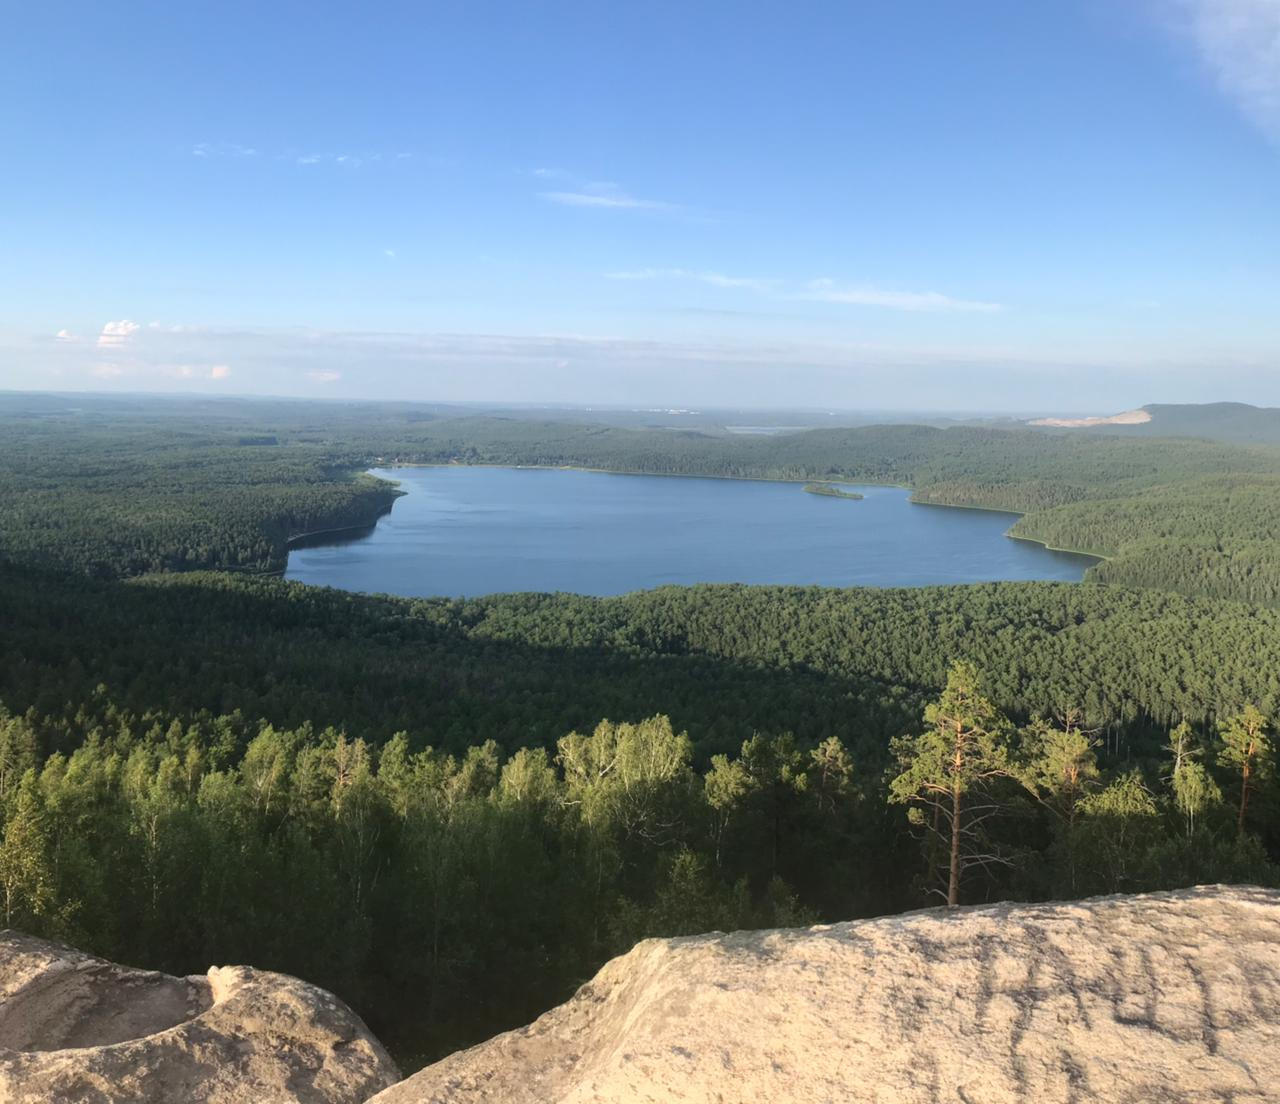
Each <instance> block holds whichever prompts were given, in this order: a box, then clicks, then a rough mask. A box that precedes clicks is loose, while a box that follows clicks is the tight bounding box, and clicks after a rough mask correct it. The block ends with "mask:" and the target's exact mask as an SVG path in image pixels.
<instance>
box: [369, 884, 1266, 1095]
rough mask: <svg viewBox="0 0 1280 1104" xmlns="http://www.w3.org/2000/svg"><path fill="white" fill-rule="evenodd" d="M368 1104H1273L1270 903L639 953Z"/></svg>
mask: <svg viewBox="0 0 1280 1104" xmlns="http://www.w3.org/2000/svg"><path fill="white" fill-rule="evenodd" d="M373 1099H374V1101H376V1104H428V1102H433V1104H434V1102H441V1104H443V1102H448V1104H479V1102H480V1101H486V1102H489V1101H495V1102H496V1101H503V1102H506V1104H524V1102H527V1104H533V1102H538V1104H556V1102H563V1104H586V1102H588V1101H610V1102H623V1101H625V1102H627V1104H644V1102H659V1101H661V1102H664V1104H665V1102H668V1101H685V1102H694V1101H697V1102H702V1101H707V1102H710V1101H715V1102H717V1104H736V1102H742V1104H747V1102H757V1101H759V1102H769V1104H827V1102H831V1104H836V1102H844V1101H875V1102H877V1104H889V1102H893V1104H938V1102H947V1104H950V1102H954V1104H996V1102H1001V1101H1034V1102H1036V1104H1084V1102H1086V1101H1106V1102H1108V1104H1160V1102H1165V1101H1194V1102H1201V1101H1203V1102H1205V1104H1208V1102H1210V1101H1212V1102H1213V1104H1251V1102H1255V1101H1264V1100H1270V1101H1276V1100H1280V891H1274V890H1262V889H1256V888H1248V887H1222V886H1219V887H1204V888H1198V889H1191V890H1184V891H1179V892H1175V893H1155V894H1147V895H1143V896H1136V897H1103V898H1094V899H1091V900H1087V901H1080V902H1074V903H1056V904H1043V905H1010V904H1005V905H996V906H982V907H974V908H963V909H958V910H955V911H952V912H947V911H945V910H928V911H923V912H915V913H909V914H907V915H904V916H896V917H889V918H885V919H879V920H865V921H856V922H853V923H847V924H835V925H831V926H827V927H816V928H808V929H794V930H786V931H760V932H737V933H734V934H731V935H719V934H715V935H708V936H697V937H692V938H683V939H666V940H647V941H645V942H643V943H641V944H639V945H638V946H637V947H636V948H635V949H634V950H632V951H631V952H630V953H629V954H626V955H623V956H622V957H621V958H617V959H614V960H613V961H612V962H610V963H609V964H608V965H607V966H605V967H604V969H602V970H601V971H600V973H599V974H598V975H596V977H595V979H594V980H593V981H591V982H590V983H588V984H587V985H584V986H583V987H582V989H580V990H579V991H578V993H577V994H576V995H575V996H574V997H573V999H572V1000H570V1001H569V1002H568V1003H567V1004H564V1005H561V1006H560V1007H559V1008H556V1009H554V1010H552V1011H551V1012H548V1013H547V1014H546V1015H545V1016H543V1017H542V1018H540V1019H539V1020H537V1021H536V1022H535V1023H533V1024H532V1025H530V1026H529V1027H526V1028H523V1029H521V1030H519V1031H512V1032H509V1033H508V1034H506V1035H500V1036H498V1037H497V1038H496V1039H492V1040H491V1041H489V1042H487V1043H484V1044H482V1045H480V1046H478V1047H474V1048H472V1049H471V1050H467V1051H463V1052H461V1053H458V1054H454V1055H452V1056H450V1057H449V1058H446V1059H445V1060H444V1061H442V1062H438V1063H436V1064H435V1065H433V1066H429V1067H427V1068H426V1069H424V1070H423V1071H422V1072H420V1073H418V1074H417V1075H416V1076H414V1077H411V1078H409V1079H408V1080H407V1081H404V1082H401V1083H400V1084H399V1085H396V1086H394V1087H393V1088H390V1089H388V1090H386V1091H385V1092H383V1093H380V1094H379V1095H378V1096H376V1097H374V1098H373Z"/></svg>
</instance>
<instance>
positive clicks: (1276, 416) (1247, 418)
mask: <svg viewBox="0 0 1280 1104" xmlns="http://www.w3.org/2000/svg"><path fill="white" fill-rule="evenodd" d="M1026 424H1027V425H1029V426H1035V427H1039V428H1045V429H1082V430H1087V431H1089V432H1094V433H1109V434H1123V435H1128V436H1145V437H1203V438H1206V439H1208V440H1211V441H1224V442H1231V443H1233V444H1259V445H1263V444H1266V445H1270V444H1280V408H1277V407H1274V406H1250V405H1249V404H1248V403H1237V402H1218V403H1149V404H1148V405H1146V406H1142V407H1139V408H1138V409H1137V410H1126V411H1124V412H1123V413H1120V414H1113V415H1110V416H1099V417H1090V418H1052V417H1050V418H1035V419H1033V420H1031V421H1028V422H1027V423H1026Z"/></svg>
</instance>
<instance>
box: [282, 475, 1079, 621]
mask: <svg viewBox="0 0 1280 1104" xmlns="http://www.w3.org/2000/svg"><path fill="white" fill-rule="evenodd" d="M373 474H374V475H379V476H382V477H383V478H385V479H394V480H396V481H397V482H399V484H400V488H401V490H403V491H405V492H407V493H406V494H405V496H404V497H402V498H399V499H397V500H396V503H395V506H394V507H393V508H392V511H391V513H389V514H387V515H386V516H384V517H383V518H381V519H380V520H379V521H378V523H377V525H376V526H374V527H373V528H372V530H367V531H365V532H364V533H363V534H360V535H354V536H347V537H344V538H341V539H337V540H332V539H331V540H328V541H326V542H324V543H317V544H312V545H311V546H309V547H301V548H295V549H294V550H293V551H291V552H290V553H289V564H288V568H287V570H286V572H285V577H286V578H288V579H296V580H298V581H299V582H304V583H314V584H317V585H321V586H333V587H340V588H342V589H343V590H354V591H364V592H366V593H385V594H399V595H404V596H409V597H425V596H430V595H445V596H451V597H461V596H468V597H470V596H475V595H482V594H494V593H501V592H506V591H524V590H536V591H556V590H564V591H574V592H576V593H579V594H598V595H605V594H625V593H626V592H628V591H632V590H641V589H647V588H649V587H656V586H662V585H664V584H668V583H680V584H691V583H730V582H732V583H795V584H811V583H816V584H821V585H823V586H882V587H883V586H925V585H928V584H933V583H973V582H983V581H990V580H997V579H1059V580H1068V581H1078V580H1079V579H1080V578H1081V577H1082V576H1083V575H1084V572H1085V570H1086V569H1087V568H1088V567H1089V565H1090V564H1092V563H1094V562H1095V561H1094V560H1093V559H1091V558H1090V557H1088V556H1078V555H1074V554H1072V553H1067V552H1052V551H1049V550H1048V549H1046V548H1043V547H1041V546H1040V545H1038V544H1032V543H1030V542H1028V541H1019V540H1013V539H1012V538H1010V537H1006V536H1005V535H1004V533H1005V530H1007V529H1008V528H1009V526H1010V525H1012V524H1013V522H1014V515H1012V514H1005V513H996V512H993V511H989V510H965V509H957V508H955V507H949V506H924V505H919V504H917V503H913V502H910V501H908V496H909V492H908V491H906V490H904V489H903V488H900V487H873V486H860V485H845V484H841V486H842V487H843V486H849V487H850V488H851V489H853V490H857V491H859V492H861V493H862V494H863V495H865V496H866V497H865V498H863V499H861V500H849V499H841V498H833V497H828V496H824V495H815V494H809V493H806V492H805V491H804V490H802V488H801V484H799V483H766V482H760V481H754V480H742V479H698V478H686V477H683V476H660V475H613V474H606V473H603V472H584V471H563V470H544V469H536V468H483V467H476V468H468V467H439V468H427V467H424V468H396V469H394V470H388V471H381V470H379V471H375V472H374V473H373Z"/></svg>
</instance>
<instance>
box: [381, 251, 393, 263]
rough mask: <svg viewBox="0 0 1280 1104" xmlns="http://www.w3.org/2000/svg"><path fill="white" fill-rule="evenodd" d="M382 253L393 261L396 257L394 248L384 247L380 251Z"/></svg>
mask: <svg viewBox="0 0 1280 1104" xmlns="http://www.w3.org/2000/svg"><path fill="white" fill-rule="evenodd" d="M382 255H383V256H384V257H388V258H390V259H391V260H393V261H394V260H395V257H396V251H395V250H394V249H384V250H383V251H382Z"/></svg>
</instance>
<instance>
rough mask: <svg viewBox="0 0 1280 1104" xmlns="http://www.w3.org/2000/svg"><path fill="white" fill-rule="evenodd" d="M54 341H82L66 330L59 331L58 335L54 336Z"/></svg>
mask: <svg viewBox="0 0 1280 1104" xmlns="http://www.w3.org/2000/svg"><path fill="white" fill-rule="evenodd" d="M53 339H54V341H79V340H80V338H78V337H77V336H76V335H75V334H73V333H72V332H71V331H70V330H66V329H62V330H59V331H58V332H57V333H56V334H54V335H53Z"/></svg>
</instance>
